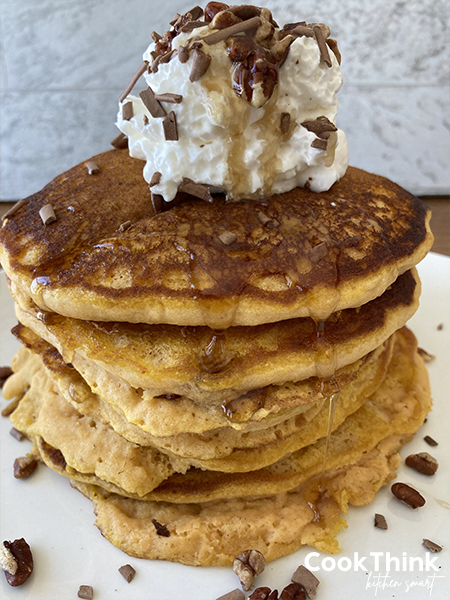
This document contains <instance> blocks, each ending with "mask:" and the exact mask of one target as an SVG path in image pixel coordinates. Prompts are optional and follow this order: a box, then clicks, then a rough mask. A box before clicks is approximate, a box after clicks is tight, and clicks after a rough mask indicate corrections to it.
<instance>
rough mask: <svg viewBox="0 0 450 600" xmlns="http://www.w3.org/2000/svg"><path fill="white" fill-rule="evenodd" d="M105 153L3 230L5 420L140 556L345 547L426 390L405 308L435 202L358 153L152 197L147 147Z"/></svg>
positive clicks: (218, 556)
mask: <svg viewBox="0 0 450 600" xmlns="http://www.w3.org/2000/svg"><path fill="white" fill-rule="evenodd" d="M91 160H93V161H94V162H95V163H96V165H97V166H98V172H97V173H95V174H89V171H88V169H87V168H86V165H85V164H81V165H79V166H77V167H75V168H73V169H71V170H70V171H68V172H67V173H64V174H63V175H60V176H59V177H58V178H56V179H55V180H54V181H53V182H51V183H50V184H49V185H48V186H47V187H46V188H44V189H43V190H42V191H41V192H39V193H37V194H35V195H34V196H31V197H30V198H28V199H27V200H26V201H25V202H23V203H22V204H21V205H20V206H19V207H18V209H17V210H16V211H15V213H14V214H12V215H11V216H10V217H8V218H7V219H6V220H5V221H4V224H3V227H2V229H1V231H0V259H1V263H2V265H3V267H4V269H5V272H6V274H7V277H8V282H9V285H10V289H11V293H12V295H13V297H14V299H15V302H16V311H17V316H18V319H19V325H17V326H16V327H15V328H14V330H13V332H14V333H15V335H16V336H17V337H18V338H19V339H20V340H21V342H22V343H23V348H21V350H20V351H19V352H18V354H17V356H16V357H15V359H14V363H13V369H14V371H15V373H14V375H13V376H12V377H11V378H10V379H9V380H8V381H7V383H6V385H5V388H4V393H5V396H6V397H8V398H20V402H19V403H18V406H17V408H16V409H15V410H14V412H13V413H12V415H11V420H12V423H13V425H14V426H15V427H16V428H17V429H18V430H20V431H22V432H23V433H24V434H25V435H26V436H27V437H28V438H29V439H30V440H32V441H33V450H32V453H33V454H34V455H35V456H36V457H38V458H39V459H40V460H41V461H42V462H44V463H45V464H47V465H48V466H49V467H50V468H52V469H53V470H54V471H56V472H57V473H60V474H62V475H65V476H66V477H69V478H70V479H71V481H72V485H73V486H74V487H75V488H77V489H78V490H80V491H81V492H82V493H83V494H84V495H86V496H87V497H89V498H90V499H91V500H92V501H93V503H94V506H95V512H96V515H97V525H98V527H99V528H100V530H101V532H102V533H103V535H104V536H105V537H107V538H108V539H109V540H110V541H111V542H112V543H114V544H116V545H117V546H119V547H120V548H122V549H123V550H124V551H125V552H127V553H128V554H130V555H134V556H139V557H146V558H160V559H167V560H173V561H178V562H182V563H186V564H195V565H198V564H200V565H225V564H230V563H231V562H232V561H233V559H234V557H235V556H236V555H237V554H238V553H240V552H241V551H243V550H245V549H248V548H252V549H256V550H259V551H260V552H262V553H263V554H264V556H265V557H266V559H267V560H273V559H275V558H277V557H279V556H282V555H285V554H287V553H290V552H292V551H294V550H296V549H297V548H299V547H300V546H301V545H303V544H311V545H314V546H316V547H317V548H318V549H321V550H324V551H327V552H336V551H338V550H339V545H338V542H337V540H336V538H335V536H336V534H337V532H338V531H339V530H340V529H341V528H342V527H343V526H345V521H344V519H343V517H342V514H343V513H344V514H345V512H346V511H347V508H348V504H349V503H351V504H356V505H358V504H366V503H368V502H370V501H371V500H372V499H373V497H374V495H375V493H376V492H377V490H378V489H379V488H380V487H381V486H383V485H385V484H386V483H387V482H388V481H389V480H390V479H392V477H393V476H394V474H395V469H396V467H397V466H398V464H399V460H400V459H399V455H398V450H399V449H400V448H401V446H402V445H403V444H404V443H405V442H406V441H408V440H409V439H410V438H411V436H412V435H413V434H414V433H415V431H417V429H418V428H419V427H420V426H421V425H422V423H423V421H424V419H425V416H426V414H427V412H428V411H429V409H430V407H431V399H430V392H429V386H428V379H427V374H426V371H425V367H424V365H423V362H422V360H421V358H420V357H419V355H418V354H417V348H416V341H415V339H414V336H413V335H412V333H411V332H410V331H409V330H408V329H406V328H405V327H404V326H405V323H406V322H407V320H408V319H409V318H410V317H411V316H412V315H413V314H414V312H415V310H416V309H417V306H418V300H419V295H420V282H419V279H418V276H417V272H416V270H415V268H414V267H415V265H416V264H417V263H418V262H419V261H420V260H421V259H422V258H423V257H424V256H425V254H426V253H427V251H428V250H429V249H430V246H431V243H432V235H431V233H430V230H429V227H428V221H429V216H430V215H429V212H428V211H427V209H426V207H424V206H423V204H422V203H421V202H420V201H419V200H418V199H417V198H415V197H414V196H412V195H410V194H409V193H407V192H406V191H405V190H403V189H401V188H399V187H398V186H396V185H395V184H393V183H392V182H390V181H388V180H386V179H384V178H382V177H378V176H375V175H371V174H369V173H366V172H364V171H360V170H358V169H354V168H349V169H348V172H347V174H346V175H345V177H344V178H343V179H342V180H341V181H339V182H338V183H336V184H334V186H333V187H332V188H331V190H329V191H328V192H324V193H321V194H316V193H313V192H310V191H308V190H307V189H294V190H292V191H290V192H288V193H286V194H282V195H275V196H272V197H270V198H266V199H264V200H261V201H239V202H229V203H227V202H226V201H225V199H224V198H223V197H221V196H217V197H215V198H214V201H213V202H212V203H206V202H204V201H202V200H198V199H195V198H192V197H188V196H186V195H185V196H183V197H181V198H179V200H180V202H179V203H177V204H176V205H174V206H173V208H172V209H171V210H168V211H166V212H161V213H159V214H154V212H153V208H152V204H151V202H150V201H149V191H148V187H147V184H146V183H145V182H144V180H143V178H142V174H141V172H142V163H141V162H140V161H138V160H135V159H132V158H130V157H129V156H128V153H127V151H126V150H124V151H119V150H113V151H110V152H106V153H104V154H101V155H99V156H96V157H94V159H91ZM48 204H50V205H51V206H52V208H53V210H54V213H55V215H56V220H55V221H54V222H51V223H47V225H45V224H44V223H43V220H42V219H41V217H40V214H39V212H40V209H41V208H42V207H43V206H45V205H48Z"/></svg>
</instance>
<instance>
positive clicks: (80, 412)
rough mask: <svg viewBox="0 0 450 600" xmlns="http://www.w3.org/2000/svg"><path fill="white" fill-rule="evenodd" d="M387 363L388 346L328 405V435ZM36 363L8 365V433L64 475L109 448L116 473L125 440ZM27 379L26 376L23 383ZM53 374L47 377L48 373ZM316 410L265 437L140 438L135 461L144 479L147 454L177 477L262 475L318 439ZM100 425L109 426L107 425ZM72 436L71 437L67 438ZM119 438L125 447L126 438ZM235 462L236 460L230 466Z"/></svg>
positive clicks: (223, 433) (74, 390)
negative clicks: (27, 440) (34, 444)
mask: <svg viewBox="0 0 450 600" xmlns="http://www.w3.org/2000/svg"><path fill="white" fill-rule="evenodd" d="M390 356H391V345H388V346H387V348H386V349H385V351H384V352H382V353H380V360H379V361H375V362H374V365H373V367H374V368H372V365H370V366H369V367H368V368H366V369H363V370H362V371H361V376H360V377H358V378H357V379H356V380H354V381H352V382H351V384H349V385H348V386H346V387H345V388H343V389H342V391H341V393H340V396H339V399H338V400H336V403H335V404H336V406H335V414H334V419H333V424H332V425H333V429H336V427H338V426H339V425H340V423H342V421H343V420H344V419H345V418H346V417H347V416H348V415H349V414H351V413H352V412H354V411H355V410H357V408H359V406H361V404H362V403H363V402H364V401H365V400H366V398H367V396H368V395H370V394H371V393H372V392H373V391H374V390H375V389H376V388H377V387H378V386H379V385H380V383H381V381H382V380H383V378H384V375H385V373H386V369H387V366H388V363H389V359H390ZM36 361H38V362H40V359H39V357H38V356H36V355H35V356H32V355H30V353H27V352H26V351H25V350H24V349H21V350H20V351H19V353H18V355H17V357H16V359H15V361H14V368H15V369H16V370H17V373H16V374H15V375H14V376H13V380H12V381H11V386H12V387H13V388H15V389H16V391H17V383H16V381H15V380H16V379H19V380H21V382H22V384H21V389H19V392H25V395H24V397H23V398H22V400H21V402H20V405H19V407H18V408H17V409H16V411H15V412H14V414H13V416H12V417H11V420H12V422H13V424H14V427H16V429H18V430H20V431H22V432H23V433H25V434H26V435H28V436H29V437H33V438H36V437H40V438H43V441H44V442H45V443H46V444H47V445H50V446H52V448H53V450H54V451H58V452H61V453H62V455H63V456H64V462H65V463H66V464H68V465H69V467H70V470H69V471H68V473H71V472H72V471H73V469H78V470H82V471H83V472H87V473H90V472H91V470H92V467H87V466H86V465H88V464H89V465H95V461H96V460H98V458H99V456H100V458H101V452H102V449H103V450H105V448H106V447H107V446H108V445H109V446H111V448H114V451H112V450H111V456H114V462H113V464H112V465H110V468H111V470H112V472H114V470H115V469H116V468H117V466H116V464H115V463H116V458H115V455H116V452H119V455H120V448H122V449H123V451H124V455H125V456H127V455H129V454H130V452H131V451H128V447H127V445H126V444H125V439H124V438H123V437H121V436H119V435H117V434H116V433H115V432H113V431H112V428H111V427H105V426H104V424H105V420H104V414H105V412H104V411H102V410H101V407H100V408H99V406H98V401H97V402H96V398H95V397H94V396H93V395H92V394H90V396H91V397H90V398H88V400H87V403H85V402H83V404H82V405H80V403H78V402H73V401H72V402H71V399H73V398H74V397H80V396H81V395H82V394H81V393H78V388H79V386H80V382H79V381H77V379H76V378H75V377H73V376H71V375H72V373H73V372H74V370H73V369H69V368H67V367H65V366H64V367H65V370H66V378H65V383H63V384H62V385H61V383H60V379H61V377H59V378H58V377H56V386H55V385H52V383H51V382H50V381H49V378H48V376H47V374H46V373H45V372H44V369H43V368H42V362H41V369H37V368H36V367H35V363H36ZM47 363H48V358H47ZM369 364H370V363H369ZM28 373H32V374H33V376H32V378H31V379H30V378H29V376H28ZM54 373H55V371H53V374H54ZM59 373H60V371H59ZM58 387H61V388H62V389H63V390H64V392H65V397H63V396H62V395H61V394H60V393H58ZM5 394H6V395H7V396H8V395H9V394H10V388H9V386H7V387H6V390H5ZM67 401H68V402H67ZM323 404H324V401H323V399H322V402H321V403H319V404H318V405H317V406H316V405H314V406H313V407H312V408H311V409H310V410H309V411H308V412H307V413H305V414H302V415H301V416H300V417H295V418H288V419H286V420H285V421H284V422H281V423H278V424H276V425H273V424H272V421H271V420H269V422H268V423H267V424H266V428H265V429H263V430H261V431H256V432H251V433H243V434H242V433H240V432H236V431H235V430H233V429H230V430H223V429H219V430H214V431H211V432H209V434H203V435H201V436H196V435H194V434H192V433H190V434H184V435H179V436H174V437H173V438H156V437H155V436H150V435H148V434H147V435H146V436H144V435H143V434H141V436H140V439H141V441H145V442H146V446H149V445H150V446H152V448H151V449H150V450H151V451H150V452H148V453H146V447H144V446H140V451H139V454H140V456H141V458H142V460H143V463H144V464H143V468H144V469H145V471H148V470H149V468H150V467H149V465H151V464H152V462H155V463H156V464H157V466H158V463H159V462H160V461H161V459H160V458H159V455H158V453H155V452H154V451H153V447H154V448H156V449H158V450H160V451H162V452H164V453H167V454H168V455H169V456H170V457H171V459H172V460H171V462H172V464H178V465H179V466H180V467H179V470H180V471H181V472H184V471H186V469H187V468H189V467H190V466H197V467H201V468H203V469H214V470H219V471H226V472H228V471H231V472H234V471H250V470H254V469H257V468H261V467H264V466H266V465H267V464H269V463H270V462H275V461H276V460H278V459H280V458H282V457H283V456H284V455H285V454H287V453H289V452H291V451H293V450H297V449H299V448H301V447H304V446H306V445H308V444H310V443H312V442H314V441H316V439H318V438H319V437H322V436H324V435H326V433H327V430H328V411H329V408H328V404H326V406H323ZM82 417H88V418H82ZM106 424H107V425H110V423H108V421H106ZM114 424H115V425H116V427H117V425H118V423H117V420H115V421H114ZM119 428H120V429H121V431H125V432H126V433H128V434H129V431H130V430H131V432H132V433H131V436H132V437H134V436H136V437H138V436H137V434H136V429H137V428H136V427H130V426H128V427H127V426H126V421H124V420H122V422H121V423H119ZM74 430H75V436H74V435H73V432H74ZM99 436H100V438H102V443H101V444H100V443H99V442H98V441H97V438H98V437H99ZM108 436H109V437H108ZM126 438H127V439H128V435H127V436H126ZM107 440H109V441H107ZM124 444H125V445H124ZM39 445H40V444H39V442H38V446H39ZM105 445H106V446H105ZM135 445H136V444H134V443H133V444H130V447H132V446H135ZM93 449H95V451H93ZM92 453H93V455H94V458H93V459H92V457H91V454H92ZM99 453H100V454H99ZM147 454H148V456H147ZM236 455H238V458H237V459H236ZM69 456H70V458H69ZM180 457H181V458H180ZM183 459H186V460H183ZM109 460H110V456H109V453H105V458H102V459H101V465H102V466H101V469H103V470H104V469H105V466H106V465H105V463H107V462H109ZM166 462H167V461H166ZM77 464H78V465H81V469H80V467H77V466H76V465H77Z"/></svg>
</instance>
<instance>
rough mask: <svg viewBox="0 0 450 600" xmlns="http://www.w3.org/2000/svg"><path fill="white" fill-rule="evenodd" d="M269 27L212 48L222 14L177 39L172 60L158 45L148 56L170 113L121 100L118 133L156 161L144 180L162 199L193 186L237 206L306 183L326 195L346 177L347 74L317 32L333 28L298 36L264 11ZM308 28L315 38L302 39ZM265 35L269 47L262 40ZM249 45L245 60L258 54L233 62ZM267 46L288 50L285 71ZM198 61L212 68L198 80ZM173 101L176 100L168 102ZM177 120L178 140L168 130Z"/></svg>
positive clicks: (153, 84)
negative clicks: (340, 117) (341, 113)
mask: <svg viewBox="0 0 450 600" xmlns="http://www.w3.org/2000/svg"><path fill="white" fill-rule="evenodd" d="M262 10H263V11H264V10H265V11H266V13H265V15H267V13H269V11H267V9H262ZM269 15H270V13H269ZM219 16H220V15H219ZM222 16H223V15H222ZM203 18H204V17H203ZM259 22H260V24H261V25H260V27H258V29H257V30H256V34H255V33H254V32H255V29H253V30H252V31H253V33H252V35H253V37H252V40H251V41H250V42H249V41H248V38H249V37H251V36H250V34H249V32H248V31H242V32H238V33H237V34H234V35H232V37H230V38H226V39H222V40H220V41H218V42H215V43H210V41H209V40H210V39H211V38H210V37H209V36H211V34H213V33H215V32H216V33H217V32H218V31H219V32H220V31H221V29H222V28H221V27H220V23H218V19H217V15H216V18H215V19H213V21H212V22H211V23H206V22H205V24H204V25H203V24H201V23H199V22H196V27H195V28H193V29H192V31H179V32H177V35H176V36H175V37H173V39H170V54H169V52H166V55H165V58H166V59H167V57H169V58H170V59H169V60H160V58H161V56H160V55H161V50H160V47H161V42H159V40H158V39H157V40H156V41H154V42H152V43H151V44H150V46H149V47H148V48H147V50H146V51H145V53H144V56H143V58H144V61H146V63H148V65H149V68H148V69H146V70H145V72H144V77H145V80H146V83H147V85H148V88H149V89H150V93H151V94H152V95H153V94H154V95H156V97H157V98H158V100H157V101H156V102H157V105H159V106H160V107H162V108H163V109H164V110H163V112H162V116H161V115H159V116H156V117H155V116H152V114H151V113H152V112H153V113H154V110H149V108H148V102H144V99H145V97H143V96H142V95H138V94H133V93H130V94H128V95H127V96H126V97H125V98H124V99H123V101H122V102H120V107H119V113H118V117H117V126H118V128H119V129H120V131H121V132H122V133H123V134H124V135H126V136H127V137H128V147H129V152H130V155H131V156H132V157H134V158H139V159H142V160H144V161H146V164H145V167H144V178H145V180H146V181H147V182H148V183H149V184H150V185H151V191H152V194H154V195H159V196H162V198H163V199H164V200H165V201H166V202H169V201H171V200H173V199H174V198H175V196H176V194H177V191H178V190H179V188H180V186H182V185H183V182H186V181H190V182H195V183H197V184H203V185H205V186H208V188H209V189H211V191H213V192H214V191H221V190H223V191H225V193H226V195H227V198H228V199H235V200H237V199H243V198H263V197H266V196H270V195H272V194H274V193H282V192H286V191H289V190H291V189H293V188H295V187H298V186H307V187H309V188H310V189H311V190H313V191H315V192H321V191H325V190H328V189H329V188H330V187H331V186H332V184H333V183H334V182H335V181H337V180H338V179H340V178H341V177H342V176H343V175H344V173H345V171H346V169H347V166H348V147H347V141H346V137H345V134H344V133H343V132H342V131H341V130H338V129H337V128H336V127H335V122H336V115H337V111H338V101H337V97H336V95H337V93H338V91H339V89H340V87H341V85H342V73H341V69H340V66H339V61H338V59H337V57H336V54H337V52H336V53H335V52H334V51H332V50H331V49H330V50H329V52H328V46H327V51H326V55H327V56H326V60H324V50H323V48H322V49H321V48H320V43H319V42H320V40H319V39H318V37H322V43H323V42H324V40H325V37H326V35H325V36H321V32H320V31H317V30H318V29H319V28H321V31H324V28H325V26H323V25H320V27H319V25H317V24H316V25H315V26H314V25H312V26H306V24H304V23H302V24H299V26H298V27H297V28H295V27H294V26H292V27H291V29H292V30H296V31H294V33H293V34H291V33H290V32H289V30H286V28H285V29H283V30H281V29H280V28H279V27H278V26H277V25H276V24H275V22H274V21H273V20H272V19H271V15H270V20H268V19H266V18H263V15H262V14H261V18H260V21H259ZM268 24H270V28H271V31H270V32H269V33H267V31H266V30H264V31H265V33H263V34H261V35H260V36H259V38H258V32H260V30H261V29H263V27H266V29H267V28H268ZM215 25H216V27H215ZM303 30H304V31H305V32H306V35H299V34H298V31H300V32H302V31H303ZM307 30H308V31H307ZM230 31H231V30H230ZM311 31H314V32H315V34H314V35H311V33H310V32H311ZM316 34H317V35H316ZM264 35H266V36H268V38H269V41H268V40H267V39H266V40H264V39H262V40H261V39H260V38H261V37H262V38H264ZM172 36H173V34H172ZM242 38H247V40H245V44H246V45H247V46H249V44H250V46H251V47H250V49H249V48H248V47H247V49H246V48H245V47H244V56H245V53H246V52H250V54H249V56H248V57H247V58H245V59H244V60H240V61H236V60H232V59H233V58H235V57H236V56H238V57H239V58H240V59H242V55H239V51H240V50H241V48H240V45H241V44H242V43H243V42H242ZM255 40H256V42H255ZM158 43H159V48H158ZM233 43H235V44H236V48H237V50H236V48H232V45H233ZM255 47H256V48H257V49H258V51H259V55H258V54H257V52H255V49H254V48H255ZM267 47H268V48H275V51H274V53H275V56H276V52H278V64H277V63H276V61H275V60H273V61H272V58H271V57H272V55H269V54H268V51H267V50H266V49H265V48H267ZM330 47H331V44H330ZM252 48H253V50H252ZM158 50H159V54H158ZM283 52H284V55H283V56H281V59H280V55H281V54H282V53H283ZM286 52H287V56H286ZM196 54H200V55H201V58H202V61H201V62H202V64H206V68H205V67H204V66H203V69H202V68H201V71H200V72H202V70H204V71H205V72H204V73H203V74H201V76H200V77H198V73H197V74H196V75H195V76H193V75H192V73H193V64H194V62H195V61H196V60H197V59H198V56H196ZM241 54H242V53H241ZM260 55H261V57H262V58H260ZM205 56H206V58H205ZM266 57H268V59H269V60H268V61H267V60H266ZM155 59H157V61H156V62H157V63H158V64H157V65H156V64H155ZM252 59H253V63H252V64H253V65H255V64H256V66H258V65H263V67H262V68H261V69H260V71H261V72H262V77H260V78H259V79H258V78H257V77H256V76H252V74H251V73H250V68H249V64H250V62H249V61H251V60H252ZM258 61H259V62H258ZM272 63H273V64H272ZM152 65H153V69H152ZM246 77H247V80H246ZM250 77H253V79H251V80H249V78H250ZM167 94H168V95H169V96H167ZM171 94H172V95H175V96H172V98H173V97H176V98H177V101H176V102H173V101H171V102H168V101H165V100H164V98H170V95H171ZM164 95H166V96H164ZM180 96H181V97H182V98H181V99H180V98H179V97H180ZM143 98H144V99H143ZM125 106H126V108H125ZM166 114H167V115H170V118H169V117H165V116H164V115H166ZM168 119H169V121H171V122H172V134H168V133H167V129H166V126H167V120H168ZM174 127H175V129H176V135H175V136H174V135H173V128H174Z"/></svg>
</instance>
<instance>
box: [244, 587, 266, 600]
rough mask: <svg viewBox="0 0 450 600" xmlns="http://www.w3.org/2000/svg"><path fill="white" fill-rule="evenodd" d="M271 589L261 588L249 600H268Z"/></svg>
mask: <svg viewBox="0 0 450 600" xmlns="http://www.w3.org/2000/svg"><path fill="white" fill-rule="evenodd" d="M270 592H271V589H270V588H268V587H259V588H256V590H255V591H254V592H253V594H251V595H250V596H249V597H248V600H267V599H268V597H269V596H270Z"/></svg>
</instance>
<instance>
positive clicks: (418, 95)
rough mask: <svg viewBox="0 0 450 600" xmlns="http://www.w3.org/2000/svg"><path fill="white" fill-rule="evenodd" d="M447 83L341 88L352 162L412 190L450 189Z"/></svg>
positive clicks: (341, 112) (341, 116)
mask: <svg viewBox="0 0 450 600" xmlns="http://www.w3.org/2000/svg"><path fill="white" fill-rule="evenodd" d="M449 115H450V99H449V94H448V89H447V87H431V88H429V87H424V88H420V87H392V88H380V87H360V86H355V87H354V86H347V87H346V89H345V91H343V90H341V92H340V108H339V115H338V124H339V126H340V127H341V128H342V129H343V130H344V131H345V132H346V134H347V138H348V143H349V148H350V164H352V165H354V166H356V167H360V168H362V169H365V170H367V171H371V172H374V173H379V174H380V175H384V176H386V177H388V178H389V179H392V180H393V181H395V182H396V183H398V184H399V185H401V186H402V187H404V188H406V189H408V190H410V191H411V192H413V193H415V194H449V193H450V169H449V165H450V123H449Z"/></svg>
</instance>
